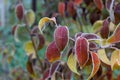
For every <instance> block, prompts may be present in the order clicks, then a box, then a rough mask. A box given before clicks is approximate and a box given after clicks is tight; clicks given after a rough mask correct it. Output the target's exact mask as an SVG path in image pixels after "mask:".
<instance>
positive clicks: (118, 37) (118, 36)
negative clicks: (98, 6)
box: [107, 24, 120, 43]
mask: <svg viewBox="0 0 120 80" xmlns="http://www.w3.org/2000/svg"><path fill="white" fill-rule="evenodd" d="M107 42H108V43H116V42H120V24H118V25H117V27H116V29H115V31H114V32H113V34H112V36H110V37H109V38H108V39H107Z"/></svg>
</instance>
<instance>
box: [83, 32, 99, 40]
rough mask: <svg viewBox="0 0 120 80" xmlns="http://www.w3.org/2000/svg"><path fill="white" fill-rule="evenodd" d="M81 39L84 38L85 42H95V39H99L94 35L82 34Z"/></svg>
mask: <svg viewBox="0 0 120 80" xmlns="http://www.w3.org/2000/svg"><path fill="white" fill-rule="evenodd" d="M81 37H84V38H86V39H87V40H96V39H100V37H99V36H98V35H96V34H93V33H82V34H81Z"/></svg>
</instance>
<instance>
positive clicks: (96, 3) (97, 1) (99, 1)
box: [94, 0, 103, 10]
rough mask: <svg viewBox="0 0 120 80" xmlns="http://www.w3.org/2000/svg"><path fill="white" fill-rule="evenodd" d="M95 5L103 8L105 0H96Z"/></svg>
mask: <svg viewBox="0 0 120 80" xmlns="http://www.w3.org/2000/svg"><path fill="white" fill-rule="evenodd" d="M94 3H95V5H96V6H97V8H98V9H100V10H102V9H103V2H102V0H94Z"/></svg>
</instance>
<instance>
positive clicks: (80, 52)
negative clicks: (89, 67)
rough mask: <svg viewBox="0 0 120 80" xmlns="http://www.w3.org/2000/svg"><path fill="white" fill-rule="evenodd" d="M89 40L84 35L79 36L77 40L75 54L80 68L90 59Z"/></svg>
mask: <svg viewBox="0 0 120 80" xmlns="http://www.w3.org/2000/svg"><path fill="white" fill-rule="evenodd" d="M88 47H89V46H88V41H87V40H86V39H85V38H83V37H78V38H77V39H76V42H75V54H76V57H77V60H78V63H79V65H80V68H82V67H83V66H85V64H86V62H87V61H88V59H89V54H88Z"/></svg>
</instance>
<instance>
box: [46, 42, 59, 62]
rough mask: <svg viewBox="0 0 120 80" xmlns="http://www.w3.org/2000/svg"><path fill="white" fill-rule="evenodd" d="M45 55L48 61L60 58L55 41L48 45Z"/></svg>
mask: <svg viewBox="0 0 120 80" xmlns="http://www.w3.org/2000/svg"><path fill="white" fill-rule="evenodd" d="M45 55H46V58H47V59H48V61H49V62H54V61H56V60H59V59H60V52H59V50H58V48H57V46H56V44H55V41H53V42H51V43H50V44H49V45H48V47H47V49H46V53H45Z"/></svg>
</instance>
